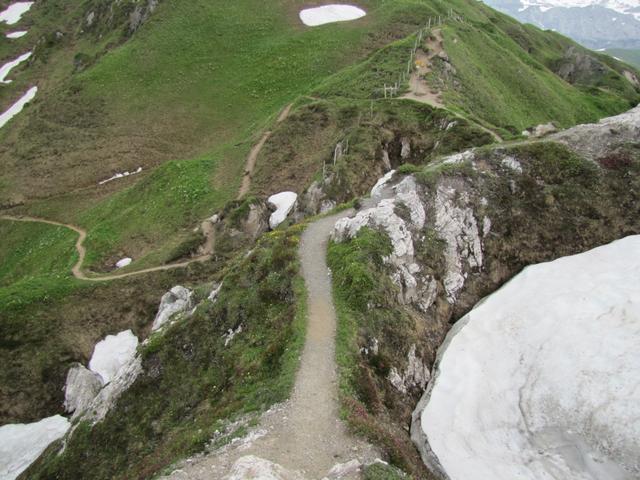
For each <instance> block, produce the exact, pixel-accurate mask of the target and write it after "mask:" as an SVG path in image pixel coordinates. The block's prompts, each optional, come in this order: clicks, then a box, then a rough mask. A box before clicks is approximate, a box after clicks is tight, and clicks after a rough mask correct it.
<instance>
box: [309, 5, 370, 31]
mask: <svg viewBox="0 0 640 480" xmlns="http://www.w3.org/2000/svg"><path fill="white" fill-rule="evenodd" d="M366 14H367V12H365V11H364V10H362V9H361V8H358V7H354V6H353V5H341V4H332V5H323V6H321V7H315V8H306V9H304V10H302V11H301V12H300V20H302V23H304V24H305V25H307V26H308V27H317V26H318V25H324V24H326V23H334V22H347V21H350V20H357V19H358V18H362V17H364V16H365V15H366Z"/></svg>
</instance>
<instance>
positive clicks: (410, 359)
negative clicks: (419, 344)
mask: <svg viewBox="0 0 640 480" xmlns="http://www.w3.org/2000/svg"><path fill="white" fill-rule="evenodd" d="M429 378H431V372H430V368H429V365H428V364H427V363H425V362H424V361H423V360H422V358H420V357H418V356H416V346H415V345H412V346H411V349H410V350H409V354H408V355H407V367H406V368H405V370H404V372H402V373H401V372H399V371H398V369H397V368H396V367H391V371H390V372H389V381H390V382H391V384H392V385H393V386H394V387H395V388H396V389H397V390H398V391H399V392H400V393H402V394H406V393H407V392H408V391H409V390H410V389H415V388H419V389H421V390H424V388H425V387H426V386H427V382H428V381H429Z"/></svg>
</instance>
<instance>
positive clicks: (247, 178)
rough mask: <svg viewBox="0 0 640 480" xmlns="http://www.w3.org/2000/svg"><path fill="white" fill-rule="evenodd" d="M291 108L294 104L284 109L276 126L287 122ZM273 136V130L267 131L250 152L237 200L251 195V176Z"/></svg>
mask: <svg viewBox="0 0 640 480" xmlns="http://www.w3.org/2000/svg"><path fill="white" fill-rule="evenodd" d="M291 107H293V103H290V104H289V105H287V106H286V107H284V109H283V110H282V112H280V115H278V119H277V120H276V124H278V123H281V122H283V121H284V120H286V118H287V117H288V116H289V112H291ZM271 134H272V132H271V130H267V131H266V132H264V134H263V135H262V137H261V138H260V141H258V143H256V144H255V145H254V147H253V148H252V149H251V151H250V152H249V156H248V157H247V163H246V164H245V166H244V176H243V177H242V184H241V185H240V190H239V191H238V197H237V200H240V199H242V197H244V196H245V195H246V194H247V193H249V189H250V188H251V175H253V170H254V168H255V167H256V160H258V155H260V152H261V151H262V147H264V144H265V143H266V142H267V140H269V137H271Z"/></svg>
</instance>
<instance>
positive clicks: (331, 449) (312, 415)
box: [165, 211, 377, 480]
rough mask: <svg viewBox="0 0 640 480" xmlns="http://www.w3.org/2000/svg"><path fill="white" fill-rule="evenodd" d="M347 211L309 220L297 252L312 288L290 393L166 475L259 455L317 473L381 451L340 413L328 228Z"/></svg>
mask: <svg viewBox="0 0 640 480" xmlns="http://www.w3.org/2000/svg"><path fill="white" fill-rule="evenodd" d="M352 213H353V212H352V211H345V212H341V213H339V214H336V215H333V216H330V217H326V218H323V219H320V220H318V221H317V222H315V223H313V224H311V225H309V227H308V228H307V230H306V231H305V233H304V235H303V236H302V241H301V244H300V250H299V256H300V260H301V263H302V273H303V276H304V280H305V284H306V287H307V292H308V313H309V317H308V327H307V336H306V342H305V346H304V350H303V352H302V358H301V360H300V369H299V371H298V373H297V376H296V382H295V387H294V392H293V395H292V397H291V399H290V400H289V401H288V402H287V403H285V404H284V405H281V406H278V407H276V408H274V409H272V410H270V411H269V412H267V413H266V414H265V415H263V416H262V418H261V421H260V425H259V426H258V427H257V428H256V429H255V430H253V431H252V432H251V433H250V434H249V435H248V437H247V439H246V440H245V441H240V442H237V443H236V444H235V446H232V447H231V448H226V449H223V450H221V451H214V452H211V453H208V454H206V455H202V456H199V457H195V458H193V459H190V460H187V461H185V462H182V464H181V465H179V466H178V467H176V470H175V471H174V472H173V473H171V474H170V475H169V476H168V477H165V478H167V479H172V480H178V479H194V480H205V479H221V478H224V476H225V475H226V474H228V473H229V470H230V468H231V467H232V465H233V463H234V462H235V461H236V460H237V459H238V458H240V457H243V456H247V455H255V456H257V457H260V458H264V459H266V460H270V461H272V462H274V463H277V464H279V465H281V466H283V467H284V468H286V469H288V470H291V471H294V472H299V473H300V474H301V475H303V476H304V477H305V478H307V479H319V478H322V477H323V476H325V475H327V473H328V471H329V470H330V469H331V467H333V466H334V465H336V464H338V463H345V462H348V461H350V460H353V459H358V460H360V461H361V462H363V463H367V462H371V461H373V460H374V459H375V458H376V457H377V455H376V452H375V451H374V449H373V448H372V447H371V446H370V445H368V444H367V443H365V442H363V441H361V440H358V439H356V438H354V437H352V436H351V435H350V434H349V433H348V432H347V430H346V427H345V425H344V424H343V423H342V421H341V420H340V419H339V405H338V387H337V374H336V362H335V334H336V314H335V310H334V305H333V299H332V295H331V277H330V275H329V270H328V267H327V263H326V251H327V243H328V239H329V234H330V233H331V230H332V229H333V226H334V224H335V222H336V221H337V220H338V219H339V218H342V217H346V216H348V215H350V214H352Z"/></svg>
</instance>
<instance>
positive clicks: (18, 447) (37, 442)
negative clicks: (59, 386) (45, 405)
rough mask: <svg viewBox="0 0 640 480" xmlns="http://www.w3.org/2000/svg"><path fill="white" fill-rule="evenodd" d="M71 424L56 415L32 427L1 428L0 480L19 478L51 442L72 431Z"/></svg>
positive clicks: (10, 426) (16, 425) (11, 426)
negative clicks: (70, 429) (69, 430)
mask: <svg viewBox="0 0 640 480" xmlns="http://www.w3.org/2000/svg"><path fill="white" fill-rule="evenodd" d="M69 426H70V424H69V421H68V420H67V419H66V418H64V417H61V416H60V415H56V416H53V417H49V418H45V419H44V420H40V421H39V422H35V423H29V424H11V425H4V426H2V427H0V479H2V480H13V479H14V478H17V477H18V475H20V473H21V472H22V471H24V470H25V469H26V468H27V467H28V466H29V465H31V463H32V462H33V461H34V460H35V459H36V458H38V457H39V456H40V454H41V453H42V452H43V451H44V449H45V448H47V447H48V446H49V444H50V443H51V442H53V441H54V440H57V439H59V438H61V437H62V436H63V435H64V434H65V433H67V430H68V429H69Z"/></svg>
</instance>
